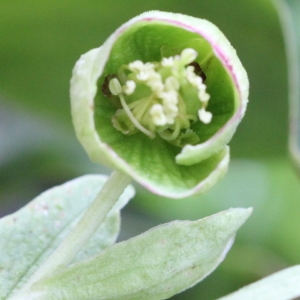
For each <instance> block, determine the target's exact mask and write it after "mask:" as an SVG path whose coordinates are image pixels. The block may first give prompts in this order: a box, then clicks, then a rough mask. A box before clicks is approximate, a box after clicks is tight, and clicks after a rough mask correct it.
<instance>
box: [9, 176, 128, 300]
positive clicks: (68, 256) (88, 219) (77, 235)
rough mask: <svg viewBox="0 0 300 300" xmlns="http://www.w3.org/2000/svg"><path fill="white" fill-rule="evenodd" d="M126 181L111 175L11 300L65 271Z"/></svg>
mask: <svg viewBox="0 0 300 300" xmlns="http://www.w3.org/2000/svg"><path fill="white" fill-rule="evenodd" d="M130 181H131V177H130V176H128V175H127V174H125V173H123V172H117V171H114V172H113V173H112V174H111V176H110V177H109V178H108V180H107V181H106V183H105V184H104V186H103V187H102V189H101V190H100V192H99V193H98V195H97V196H96V198H95V200H94V201H93V203H92V204H91V205H90V207H89V208H88V209H87V210H86V212H85V213H84V215H83V216H82V218H81V219H80V220H79V222H78V223H77V224H76V226H75V227H74V229H73V230H72V231H71V232H70V234H69V235H68V236H67V237H66V239H65V240H64V241H63V242H62V244H61V245H60V246H59V247H58V248H57V249H56V250H55V251H54V252H53V253H52V255H51V256H50V257H49V258H48V260H46V262H45V263H44V264H43V265H42V266H41V267H40V268H39V269H38V270H37V272H36V273H34V275H33V276H32V277H31V278H30V280H29V282H28V283H26V285H25V286H24V288H22V290H21V291H20V292H19V293H17V295H16V296H15V297H12V298H11V300H13V299H24V296H25V294H26V293H28V292H29V288H30V286H31V285H32V284H33V283H35V282H37V281H38V280H40V279H42V278H43V277H45V276H47V275H49V274H51V273H53V272H55V271H57V270H59V269H62V268H64V267H66V266H67V265H68V264H69V263H70V262H71V261H72V260H73V259H74V258H75V256H76V255H77V253H78V252H79V251H80V250H81V249H82V247H83V246H84V245H85V244H86V242H87V241H88V240H89V239H90V237H91V236H92V235H93V234H94V232H95V231H96V230H97V229H98V228H99V226H100V225H101V223H102V222H103V221H104V219H105V218H106V216H107V214H108V213H109V212H110V210H111V209H112V207H113V206H114V205H115V203H116V202H117V201H118V199H119V197H120V196H121V195H122V193H123V191H124V189H125V188H126V187H127V186H128V184H129V183H130ZM22 297H23V298H22Z"/></svg>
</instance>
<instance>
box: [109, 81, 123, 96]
mask: <svg viewBox="0 0 300 300" xmlns="http://www.w3.org/2000/svg"><path fill="white" fill-rule="evenodd" d="M108 87H109V90H110V91H111V93H112V94H113V95H115V96H117V95H119V94H120V93H122V87H121V84H120V82H119V80H118V79H117V78H113V79H112V80H111V81H110V82H109V84H108Z"/></svg>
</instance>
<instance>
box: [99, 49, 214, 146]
mask: <svg viewBox="0 0 300 300" xmlns="http://www.w3.org/2000/svg"><path fill="white" fill-rule="evenodd" d="M197 56H198V53H197V51H196V50H194V49H192V48H186V49H184V50H182V52H181V53H180V54H179V55H175V56H170V57H162V60H161V61H160V62H146V63H144V62H142V61H140V60H136V61H134V62H131V63H129V64H126V65H122V66H121V67H120V68H119V69H118V71H117V73H116V74H114V75H113V76H112V75H108V76H107V78H106V80H105V82H104V87H103V89H106V90H104V91H105V92H106V93H107V96H108V97H110V98H115V99H114V102H115V103H116V104H117V106H118V107H120V108H118V109H117V111H116V114H115V115H114V116H113V117H112V123H113V126H114V127H115V128H116V129H117V130H119V131H120V132H122V133H124V134H135V133H137V132H139V131H140V132H142V133H143V134H145V135H146V136H148V137H149V138H155V137H156V134H157V135H159V136H160V137H161V138H162V139H164V140H166V141H168V142H170V143H172V144H174V145H176V146H180V147H182V146H184V145H186V144H192V145H193V144H196V143H198V142H199V141H200V138H199V137H198V136H197V134H196V133H195V132H194V131H193V130H192V129H191V128H190V127H191V124H192V123H194V122H196V121H199V120H200V121H201V122H202V123H204V124H208V123H210V121H211V119H212V114H211V113H210V112H208V111H206V107H207V105H208V101H209V98H210V96H209V94H208V93H207V92H206V85H205V83H204V82H205V79H206V76H205V74H204V73H203V71H202V69H201V67H200V66H199V64H198V63H197V62H195V59H196V57H197ZM107 86H108V90H107Z"/></svg>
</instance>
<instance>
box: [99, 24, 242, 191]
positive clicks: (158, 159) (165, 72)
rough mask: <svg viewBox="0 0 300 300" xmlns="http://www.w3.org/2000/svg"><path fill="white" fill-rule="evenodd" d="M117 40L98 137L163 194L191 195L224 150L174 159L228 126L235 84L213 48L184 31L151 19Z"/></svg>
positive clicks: (103, 81)
mask: <svg viewBox="0 0 300 300" xmlns="http://www.w3.org/2000/svg"><path fill="white" fill-rule="evenodd" d="M117 34H118V38H117V39H116V41H115V42H114V44H113V45H112V48H111V49H110V53H109V57H108V60H107V62H106V64H105V66H104V69H103V72H102V74H101V76H100V77H99V79H98V82H97V85H98V89H97V94H96V97H95V99H94V120H95V127H96V131H97V133H98V135H99V137H100V139H101V141H102V142H103V143H105V144H106V145H108V147H109V148H110V149H112V153H115V154H116V155H117V156H118V157H120V158H121V159H122V160H123V161H126V163H127V164H128V165H130V167H131V168H132V169H133V170H135V172H136V174H139V176H141V177H143V178H147V180H148V181H149V182H155V183H156V184H155V185H156V186H160V188H161V190H163V189H167V188H169V187H170V186H171V187H172V189H173V193H176V192H177V191H178V193H179V192H180V191H186V190H187V189H188V188H192V187H194V186H195V185H197V184H198V183H199V182H201V181H202V180H204V179H205V178H207V176H209V174H210V173H211V170H214V169H215V168H216V167H217V166H218V164H219V162H220V160H221V159H222V158H223V157H224V151H220V152H218V153H215V154H213V155H212V156H211V157H210V158H207V159H205V160H204V161H202V162H201V163H196V164H193V165H189V164H180V165H179V164H178V163H176V162H175V157H176V156H177V155H178V154H179V153H181V151H182V147H184V146H185V145H187V144H191V145H194V144H197V145H198V144H201V143H203V142H206V141H208V140H209V139H210V138H211V137H213V136H214V135H215V134H216V133H217V132H218V131H219V130H220V129H221V128H222V127H223V126H224V124H225V123H226V122H228V120H230V118H231V117H232V115H233V114H234V113H235V112H236V110H237V107H238V99H239V98H238V96H237V95H238V94H237V91H236V88H235V85H234V82H233V80H232V78H231V76H230V74H229V73H228V72H227V70H226V69H225V68H224V66H223V65H222V63H221V62H220V60H219V59H218V58H217V57H216V55H215V53H214V51H213V49H212V47H211V45H210V43H209V42H208V41H207V40H206V39H205V38H203V37H202V36H200V35H199V34H198V33H196V32H193V31H191V30H188V29H185V28H183V26H178V25H177V24H172V23H170V22H165V21H159V20H155V21H154V20H151V21H147V20H146V21H139V22H136V23H135V24H132V25H131V26H130V27H128V28H125V29H122V31H121V32H119V33H117ZM115 154H113V155H115ZM200 165H201V167H200ZM174 187H176V189H175V188H174Z"/></svg>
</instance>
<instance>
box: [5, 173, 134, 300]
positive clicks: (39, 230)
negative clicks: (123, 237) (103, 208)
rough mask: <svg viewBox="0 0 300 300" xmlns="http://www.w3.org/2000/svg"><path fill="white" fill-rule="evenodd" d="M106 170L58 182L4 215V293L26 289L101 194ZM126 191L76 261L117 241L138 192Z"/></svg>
mask: <svg viewBox="0 0 300 300" xmlns="http://www.w3.org/2000/svg"><path fill="white" fill-rule="evenodd" d="M106 178H107V177H106V176H102V175H87V176H83V177H80V178H77V179H74V180H71V181H69V182H67V183H65V184H63V185H61V186H58V187H54V188H52V189H50V190H48V191H46V192H44V193H42V194H41V195H40V196H38V197H37V198H36V199H34V200H33V201H31V202H30V203H29V204H28V205H26V206H25V207H23V208H22V209H20V210H19V211H17V212H16V213H14V214H11V215H8V216H6V217H4V218H2V219H1V220H0V282H1V285H0V299H7V297H8V296H9V295H11V294H12V293H13V292H15V291H16V290H18V289H20V288H21V287H22V285H23V284H24V283H25V282H26V281H27V279H28V278H29V277H30V276H31V275H32V274H33V273H34V271H35V270H36V269H37V268H38V267H39V266H40V265H41V264H42V263H43V261H45V259H46V258H47V257H48V256H49V255H50V254H51V253H52V251H53V250H54V249H56V248H57V246H58V245H59V244H60V242H61V241H62V240H63V239H64V237H65V236H66V235H67V233H68V232H69V231H70V229H71V228H72V227H73V226H74V225H75V223H76V222H77V221H78V219H79V218H80V216H81V214H82V213H83V211H84V210H85V209H86V208H87V206H88V205H89V204H90V203H91V202H92V200H93V199H94V198H95V196H96V194H97V193H98V192H99V190H100V189H101V187H102V185H103V184H104V182H105V180H106ZM133 194H134V191H133V188H132V187H128V188H127V189H126V192H125V193H124V194H123V195H122V197H121V198H120V200H119V202H118V203H117V205H118V206H117V207H115V208H114V209H113V211H112V212H110V214H109V215H108V217H107V218H106V220H105V221H104V223H103V224H102V226H101V227H100V228H99V229H98V230H97V232H96V233H95V234H94V236H93V237H92V238H91V240H90V241H89V242H88V243H87V244H86V246H85V247H84V248H83V249H82V250H81V252H79V253H78V255H77V257H76V258H75V261H80V260H82V259H84V258H87V257H89V256H91V255H94V254H98V253H99V252H100V251H101V250H103V249H104V248H106V247H108V246H110V245H111V244H113V243H114V242H115V240H116V238H117V236H118V233H119V229H120V215H119V211H118V210H119V209H120V208H121V207H122V206H124V205H125V204H126V203H127V202H128V200H129V199H130V198H132V197H133Z"/></svg>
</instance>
